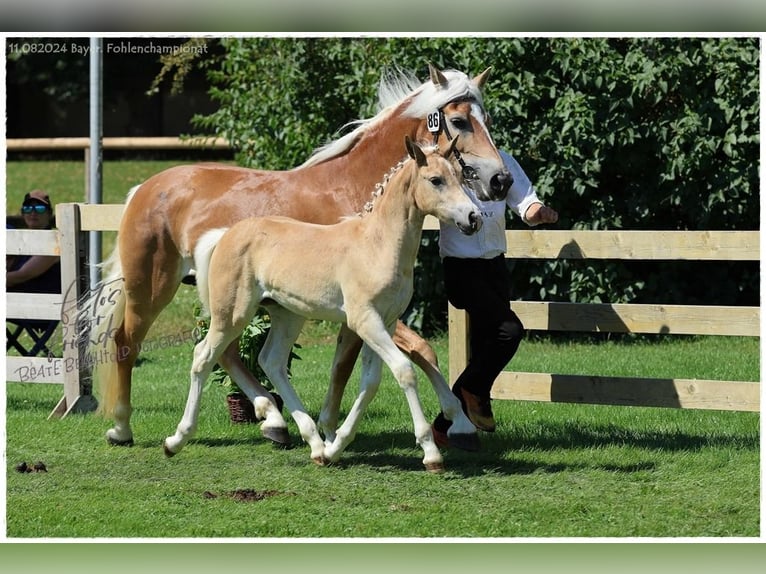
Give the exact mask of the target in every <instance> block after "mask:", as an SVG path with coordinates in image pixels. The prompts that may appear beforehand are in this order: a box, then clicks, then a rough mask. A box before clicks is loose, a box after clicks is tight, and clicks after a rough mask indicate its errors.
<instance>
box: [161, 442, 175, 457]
mask: <svg viewBox="0 0 766 574" xmlns="http://www.w3.org/2000/svg"><path fill="white" fill-rule="evenodd" d="M162 450H163V451H165V456H166V457H167V458H173V457H174V456H175V455H176V453H175V452H173V451H172V450H170V449H169V448H168V445H166V444H165V443H162Z"/></svg>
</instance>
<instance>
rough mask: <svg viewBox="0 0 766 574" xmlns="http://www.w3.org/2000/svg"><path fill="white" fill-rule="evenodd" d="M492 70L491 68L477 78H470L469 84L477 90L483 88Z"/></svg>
mask: <svg viewBox="0 0 766 574" xmlns="http://www.w3.org/2000/svg"><path fill="white" fill-rule="evenodd" d="M490 70H492V66H490V67H489V68H487V69H486V70H484V71H483V72H482V73H481V74H479V75H478V76H476V77H474V78H471V83H472V84H473V85H474V86H476V87H477V88H479V89H482V88H483V87H484V84H486V83H487V79H488V78H489V72H490Z"/></svg>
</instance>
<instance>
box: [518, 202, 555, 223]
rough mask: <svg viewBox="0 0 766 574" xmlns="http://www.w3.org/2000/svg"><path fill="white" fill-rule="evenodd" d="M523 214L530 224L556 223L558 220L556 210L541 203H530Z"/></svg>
mask: <svg viewBox="0 0 766 574" xmlns="http://www.w3.org/2000/svg"><path fill="white" fill-rule="evenodd" d="M525 216H526V220H527V221H528V222H529V224H530V225H539V224H541V223H556V222H557V221H558V220H559V214H558V212H556V210H555V209H551V208H550V207H548V206H547V205H543V204H542V203H533V204H532V205H530V206H529V208H527V212H526V214H525Z"/></svg>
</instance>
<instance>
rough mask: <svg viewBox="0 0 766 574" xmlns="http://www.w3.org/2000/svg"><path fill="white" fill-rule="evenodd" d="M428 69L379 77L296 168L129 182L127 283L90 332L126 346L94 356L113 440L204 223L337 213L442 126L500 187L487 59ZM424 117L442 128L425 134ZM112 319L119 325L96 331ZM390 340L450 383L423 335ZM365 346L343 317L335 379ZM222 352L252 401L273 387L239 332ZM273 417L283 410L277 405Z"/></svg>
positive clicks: (189, 170) (498, 190)
mask: <svg viewBox="0 0 766 574" xmlns="http://www.w3.org/2000/svg"><path fill="white" fill-rule="evenodd" d="M429 68H430V81H427V82H425V83H423V84H421V85H419V86H417V87H415V86H414V82H412V81H411V80H410V79H409V78H408V77H407V76H405V75H402V77H399V78H396V77H390V78H385V79H384V80H383V81H381V86H380V91H379V93H380V105H381V108H382V110H381V111H380V112H379V113H378V114H377V115H376V116H374V117H373V118H371V119H368V120H364V121H360V122H358V125H356V127H355V129H353V131H351V132H349V133H348V134H346V135H344V136H343V137H341V138H339V139H338V140H336V141H335V142H332V143H330V144H328V145H327V146H324V147H323V148H321V149H319V150H318V151H317V152H316V153H315V154H314V155H313V156H312V157H311V158H309V160H308V161H307V162H305V163H304V164H303V165H301V166H299V167H297V168H295V169H292V170H287V171H260V170H253V169H245V168H240V167H234V166H230V165H222V164H200V165H187V166H178V167H173V168H170V169H167V170H165V171H163V172H160V173H158V174H156V175H154V176H152V177H151V178H149V179H148V180H147V181H145V182H144V183H143V184H141V185H140V186H139V187H138V188H137V189H135V190H134V191H133V192H132V193H131V195H130V196H129V198H128V202H127V205H126V207H125V212H124V215H123V218H122V223H121V225H120V231H119V234H118V240H117V242H118V246H117V249H116V250H115V253H114V254H113V256H112V258H111V260H112V267H111V271H110V273H109V276H108V278H107V279H106V281H117V280H119V278H120V277H123V278H124V289H121V290H119V293H113V294H112V296H110V298H109V301H108V304H107V306H105V307H102V308H99V309H96V310H95V313H94V317H93V320H92V322H91V324H92V325H93V326H94V329H95V330H96V333H94V334H93V336H91V337H90V339H91V341H98V342H99V343H98V344H102V345H106V346H107V347H108V349H107V350H108V351H111V354H110V355H109V356H119V360H118V361H116V362H104V363H99V364H97V365H96V372H95V373H94V375H95V378H96V382H97V385H98V388H99V389H100V392H101V395H102V397H101V399H102V400H101V411H102V413H104V414H105V415H107V416H111V417H112V418H113V419H114V427H113V428H111V429H110V430H109V431H108V432H107V440H108V441H109V442H110V443H112V444H116V445H125V444H132V443H133V431H132V429H131V426H130V417H131V412H132V407H131V402H130V391H131V384H132V370H133V366H134V364H135V361H136V359H137V357H138V353H139V350H140V345H141V343H142V341H144V339H145V338H146V335H147V331H148V330H149V328H150V326H151V325H152V323H153V322H154V321H155V319H156V318H157V316H158V315H159V313H160V312H161V311H162V309H163V308H164V307H165V306H166V305H167V304H168V303H169V302H170V301H171V300H172V299H173V297H174V295H175V292H176V290H177V289H178V286H179V284H180V282H181V279H182V278H183V277H184V276H186V275H187V274H188V273H189V271H190V270H191V269H194V268H196V262H195V261H194V253H195V250H196V248H197V242H198V241H199V239H200V237H202V236H203V235H204V234H205V233H206V232H208V231H210V230H211V229H216V228H225V227H231V226H232V225H234V223H236V222H237V221H239V220H242V219H245V218H246V217H251V216H258V215H261V216H263V215H281V216H289V217H292V218H294V219H298V220H302V221H308V222H313V223H320V224H331V223H335V222H337V221H338V220H339V219H340V218H341V217H343V216H349V215H352V214H354V213H358V212H360V211H361V210H362V209H363V206H364V204H365V202H366V201H367V200H368V199H369V194H370V190H371V189H372V187H373V186H374V185H375V183H376V182H378V181H380V179H381V177H382V176H383V174H385V173H386V172H387V171H388V169H389V168H390V167H391V166H392V165H394V164H395V163H396V162H397V161H399V159H400V158H401V155H402V152H401V145H402V140H403V138H404V137H405V136H406V135H409V136H410V137H411V138H412V139H413V140H415V141H434V142H435V143H438V144H440V145H443V146H445V147H446V145H447V142H448V141H449V137H451V136H447V135H445V131H447V130H449V133H450V134H451V135H454V136H459V144H458V148H455V154H454V157H455V161H459V162H460V163H461V164H462V165H464V166H465V168H464V170H463V172H464V173H465V174H466V175H469V176H470V182H469V183H470V184H471V185H472V187H473V188H474V189H475V191H476V193H477V195H478V196H479V197H480V198H482V199H490V198H492V199H499V198H502V197H505V195H506V193H507V191H508V188H509V186H510V181H511V179H510V174H509V173H508V171H507V170H506V169H505V167H504V165H503V162H502V159H501V158H500V155H499V153H498V151H497V148H496V147H495V144H494V142H493V141H492V138H491V136H490V134H489V132H488V130H487V126H486V123H485V113H484V108H483V99H482V94H481V88H482V86H483V85H484V83H485V81H486V79H487V77H488V73H489V69H487V70H485V71H484V72H482V73H481V74H479V75H478V76H476V77H475V78H469V77H468V76H466V75H465V74H463V73H462V72H458V71H455V70H446V71H444V72H440V71H439V70H437V69H435V68H434V67H433V66H429ZM264 105H267V103H264ZM427 116H428V118H429V120H428V121H427V120H426V117H427ZM434 120H436V121H434ZM429 125H431V126H432V127H433V126H434V125H437V126H438V128H437V130H436V131H435V132H432V133H429ZM106 329H109V333H113V334H114V335H113V336H109V335H106V334H104V332H99V330H102V331H103V330H106ZM395 339H396V342H397V344H398V345H399V346H400V347H401V348H402V349H404V350H405V352H407V353H408V354H409V355H410V356H411V357H412V359H413V360H414V361H415V362H416V363H417V364H418V365H419V366H420V367H421V368H423V369H424V371H425V372H426V374H427V375H428V377H429V380H430V381H431V383H432V385H434V388H437V387H438V388H442V387H447V383H446V381H445V380H444V377H443V376H442V375H441V373H440V372H439V369H438V366H437V361H436V355H435V353H434V352H433V350H432V349H431V348H430V346H429V345H428V344H427V343H426V342H425V341H424V340H423V339H421V338H420V337H418V336H417V335H416V334H415V333H414V332H412V331H411V330H409V329H407V328H406V327H405V326H404V325H403V324H401V323H399V324H398V325H397V330H396V333H395ZM360 347H361V342H360V340H359V338H358V337H357V336H356V335H355V334H354V333H353V332H351V331H349V330H348V329H345V328H342V329H341V334H340V335H339V348H338V350H337V353H336V361H335V363H334V366H333V370H332V381H333V388H335V389H342V388H343V387H344V386H345V383H346V381H347V379H348V377H349V376H350V374H351V371H352V369H353V365H354V363H355V361H356V358H357V356H358V353H359V348H360ZM117 349H120V354H119V355H118V354H117ZM220 363H221V365H222V366H223V367H224V368H225V369H226V370H227V371H228V372H229V373H230V374H231V375H232V377H233V379H234V380H235V381H236V382H237V384H238V386H239V387H240V388H241V389H242V390H243V391H244V392H245V394H246V395H247V396H248V397H249V398H250V399H251V400H253V401H254V400H255V399H256V397H267V398H269V397H270V396H271V395H270V394H269V393H268V391H267V390H266V389H265V388H264V387H263V386H262V385H261V384H260V383H259V382H258V381H257V380H256V379H255V378H254V377H253V376H252V374H251V373H249V372H248V371H247V369H246V368H245V367H244V365H243V364H242V362H241V361H240V359H239V356H238V349H237V343H236V341H235V342H233V343H232V344H231V346H230V347H229V348H228V349H227V350H226V351H225V352H224V354H223V355H222V356H221V358H220ZM437 392H439V391H438V390H437ZM336 394H337V393H336ZM445 406H446V405H442V407H445ZM445 414H446V411H445ZM461 415H462V413H459V414H458V416H461ZM274 416H275V418H277V417H278V418H279V419H281V418H282V417H281V415H279V414H278V413H277V414H276V415H274ZM262 433H263V434H264V435H265V436H267V437H268V438H270V439H271V440H273V441H276V442H283V443H286V442H288V441H289V435H288V433H287V424H286V423H285V422H284V419H282V421H281V425H280V424H274V425H267V426H264V427H262ZM455 446H460V445H459V444H456V445H455Z"/></svg>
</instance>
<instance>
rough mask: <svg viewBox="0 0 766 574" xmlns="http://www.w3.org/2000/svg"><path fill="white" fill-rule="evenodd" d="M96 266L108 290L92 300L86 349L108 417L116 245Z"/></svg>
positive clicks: (117, 283)
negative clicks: (90, 357) (102, 275)
mask: <svg viewBox="0 0 766 574" xmlns="http://www.w3.org/2000/svg"><path fill="white" fill-rule="evenodd" d="M139 187H141V186H140V185H136V186H134V187H132V188H131V189H130V191H129V192H128V196H127V199H126V200H125V205H127V204H128V203H130V200H131V199H132V198H133V196H134V195H135V193H136V191H138V188H139ZM100 267H101V268H102V269H103V270H104V277H103V279H102V281H101V284H102V285H104V286H105V288H106V289H108V291H109V297H108V298H105V297H99V298H98V300H97V301H96V305H97V306H96V308H95V313H94V315H93V317H92V318H91V333H90V336H89V339H90V343H89V349H88V352H89V355H90V356H92V357H97V358H98V360H96V361H95V362H94V365H93V381H94V383H95V385H94V387H95V389H94V390H97V391H98V394H99V395H100V397H101V401H99V412H100V413H101V414H102V415H104V416H112V415H113V411H114V405H115V402H116V398H117V397H116V394H115V393H116V390H117V377H118V374H117V361H118V359H119V357H120V354H119V353H118V349H117V342H116V341H115V334H116V332H117V330H118V329H119V328H120V327H121V326H122V323H123V321H124V319H125V301H126V297H125V288H124V285H123V284H122V263H121V261H120V252H119V247H118V246H115V248H114V250H113V251H112V253H111V255H110V256H109V257H108V258H107V259H106V260H105V261H103V262H102V263H101V264H100Z"/></svg>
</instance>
